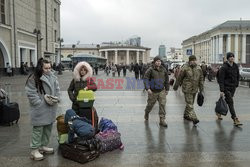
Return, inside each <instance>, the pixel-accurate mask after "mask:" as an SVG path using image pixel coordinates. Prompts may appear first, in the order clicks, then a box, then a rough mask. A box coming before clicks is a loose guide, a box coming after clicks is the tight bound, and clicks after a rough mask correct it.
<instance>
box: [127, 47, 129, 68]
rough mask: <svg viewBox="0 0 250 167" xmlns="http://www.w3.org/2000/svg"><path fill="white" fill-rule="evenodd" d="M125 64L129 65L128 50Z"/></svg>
mask: <svg viewBox="0 0 250 167" xmlns="http://www.w3.org/2000/svg"><path fill="white" fill-rule="evenodd" d="M126 58H127V59H126V60H127V61H126V64H127V65H129V50H127V51H126Z"/></svg>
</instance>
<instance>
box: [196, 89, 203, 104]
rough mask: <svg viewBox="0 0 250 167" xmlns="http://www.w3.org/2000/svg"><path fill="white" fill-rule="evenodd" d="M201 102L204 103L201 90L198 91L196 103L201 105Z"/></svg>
mask: <svg viewBox="0 0 250 167" xmlns="http://www.w3.org/2000/svg"><path fill="white" fill-rule="evenodd" d="M203 103H204V96H203V94H202V93H201V92H199V93H198V96H197V104H198V106H202V105H203Z"/></svg>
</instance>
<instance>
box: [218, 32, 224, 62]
mask: <svg viewBox="0 0 250 167" xmlns="http://www.w3.org/2000/svg"><path fill="white" fill-rule="evenodd" d="M222 57H223V35H219V53H218V62H221V61H222V62H223V58H222ZM221 58H222V60H221Z"/></svg>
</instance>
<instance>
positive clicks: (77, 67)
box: [73, 61, 93, 81]
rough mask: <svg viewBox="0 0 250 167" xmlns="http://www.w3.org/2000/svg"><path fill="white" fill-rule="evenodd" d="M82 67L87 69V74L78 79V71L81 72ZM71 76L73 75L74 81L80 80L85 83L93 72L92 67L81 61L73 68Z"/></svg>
mask: <svg viewBox="0 0 250 167" xmlns="http://www.w3.org/2000/svg"><path fill="white" fill-rule="evenodd" d="M82 66H85V67H86V68H87V70H88V72H87V74H86V75H84V76H83V77H82V78H81V77H80V70H81V68H82ZM73 75H74V76H73V77H74V80H75V81H80V78H81V79H82V80H83V81H86V79H87V78H89V77H92V75H93V70H92V67H91V66H90V65H89V63H87V62H85V61H81V62H79V63H77V65H76V66H75V68H74V71H73Z"/></svg>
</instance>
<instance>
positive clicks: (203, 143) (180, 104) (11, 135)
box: [0, 71, 250, 167]
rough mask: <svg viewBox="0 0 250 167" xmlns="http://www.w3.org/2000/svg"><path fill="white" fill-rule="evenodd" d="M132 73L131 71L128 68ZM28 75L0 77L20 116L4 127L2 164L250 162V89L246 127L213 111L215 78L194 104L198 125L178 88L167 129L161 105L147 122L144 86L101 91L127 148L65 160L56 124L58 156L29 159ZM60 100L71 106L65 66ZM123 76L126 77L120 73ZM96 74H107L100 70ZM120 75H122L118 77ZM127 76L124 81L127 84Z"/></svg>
mask: <svg viewBox="0 0 250 167" xmlns="http://www.w3.org/2000/svg"><path fill="white" fill-rule="evenodd" d="M128 76H129V77H132V76H133V75H132V73H128ZM26 78H27V76H15V77H10V78H9V77H1V78H0V84H1V86H2V85H4V84H5V83H10V84H11V87H10V98H11V101H16V102H18V103H19V106H20V110H21V118H20V120H19V123H18V124H17V125H14V126H10V127H2V126H1V127H0V163H1V165H0V166H1V167H2V166H65V167H66V166H67V167H68V166H91V167H97V166H101V167H112V166H114V167H115V166H147V167H149V166H157V167H161V166H199V167H201V166H202V167H203V166H205V167H208V166H209V167H210V166H223V167H224V166H225V167H228V166H233V167H241V166H246V167H249V163H250V142H249V141H250V113H249V104H250V99H249V95H250V89H249V88H244V87H240V88H238V89H237V91H236V97H235V108H236V113H237V115H238V117H239V119H240V120H241V122H242V123H243V124H244V125H243V127H242V128H237V127H234V126H233V122H232V120H231V118H230V114H229V115H227V116H226V117H223V120H222V121H217V120H216V116H215V114H214V108H215V102H216V101H217V100H218V98H219V91H218V85H217V84H216V82H206V85H205V102H204V105H203V107H198V106H197V105H195V110H196V113H197V116H198V118H199V119H200V123H199V124H198V126H197V127H194V126H193V124H192V123H190V122H186V121H184V120H183V118H182V117H183V111H184V108H185V102H184V97H183V94H182V93H181V92H180V91H177V92H174V91H170V92H169V95H168V96H167V105H166V111H167V122H168V128H161V127H159V125H158V121H159V120H158V119H159V118H158V107H159V106H158V104H156V105H155V107H154V108H153V111H152V112H151V113H150V115H149V121H148V122H144V118H143V116H144V109H145V106H146V100H147V94H146V93H144V92H143V91H142V90H140V89H129V90H125V89H122V90H115V91H113V90H98V91H97V92H96V101H95V104H94V105H95V107H96V109H97V112H98V115H99V117H100V118H101V117H106V118H110V119H112V120H113V121H114V122H115V124H116V125H117V126H118V130H119V131H120V132H121V135H122V141H123V143H124V145H125V148H124V150H122V151H121V150H115V151H112V152H109V153H105V154H102V155H101V156H100V157H99V158H98V159H96V160H94V161H92V162H89V163H87V164H84V165H82V164H79V163H77V162H74V161H71V160H68V159H64V158H63V157H62V156H61V155H60V151H58V143H57V132H56V126H55V124H54V127H53V132H52V137H51V142H50V146H52V147H54V148H55V150H56V152H55V154H54V155H48V156H47V155H46V159H44V160H43V161H38V162H37V161H33V160H31V159H30V158H29V153H30V149H29V142H30V134H31V126H30V120H29V119H30V117H29V111H28V108H29V105H28V100H27V97H26V94H25V92H24V84H25V80H26ZM58 78H59V82H60V86H61V93H62V103H61V104H60V106H59V112H58V115H59V114H60V113H64V112H65V111H66V109H68V108H70V107H71V102H70V100H69V98H68V95H67V92H66V90H67V87H68V85H69V83H70V81H71V78H72V75H71V73H70V72H67V71H65V72H64V74H63V75H60V76H58ZM120 78H122V77H120ZM97 79H104V81H105V80H106V79H107V77H106V76H105V75H104V74H103V72H100V75H99V76H98V77H97ZM116 79H119V78H118V77H116ZM126 84H127V82H126V81H125V82H124V83H123V85H126Z"/></svg>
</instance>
